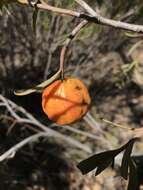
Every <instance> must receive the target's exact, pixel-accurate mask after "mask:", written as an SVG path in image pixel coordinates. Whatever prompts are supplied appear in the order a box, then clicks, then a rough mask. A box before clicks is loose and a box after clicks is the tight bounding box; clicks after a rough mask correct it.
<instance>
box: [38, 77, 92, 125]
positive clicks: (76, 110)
mask: <svg viewBox="0 0 143 190" xmlns="http://www.w3.org/2000/svg"><path fill="white" fill-rule="evenodd" d="M90 103H91V99H90V96H89V93H88V90H87V88H86V86H85V85H84V84H83V82H82V81H81V80H79V79H77V78H65V79H64V80H57V81H54V82H53V83H52V84H51V85H49V86H48V87H47V88H45V89H44V91H43V94H42V108H43V111H44V112H45V114H46V115H47V116H48V118H49V119H50V120H52V121H54V122H55V123H57V124H59V125H65V124H70V123H73V122H75V121H77V120H79V119H81V118H82V117H83V116H84V115H85V114H86V112H87V111H88V109H89V105H90Z"/></svg>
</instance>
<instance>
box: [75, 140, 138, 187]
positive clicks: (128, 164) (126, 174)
mask: <svg viewBox="0 0 143 190" xmlns="http://www.w3.org/2000/svg"><path fill="white" fill-rule="evenodd" d="M137 139H138V138H133V139H131V140H129V141H128V142H127V143H126V144H125V145H123V146H121V147H120V148H118V149H114V150H109V151H105V152H101V153H98V154H95V155H93V156H91V157H89V158H87V159H85V160H83V161H81V162H80V163H79V164H78V165H77V167H78V168H79V169H80V171H81V172H82V174H87V173H89V172H90V171H92V170H94V169H96V172H95V176H97V175H99V174H100V173H101V172H102V171H104V170H105V169H106V168H107V167H109V166H113V167H114V161H115V157H116V156H117V155H118V154H119V153H121V152H122V151H124V154H123V158H122V162H121V168H120V174H121V176H122V177H123V178H124V179H125V180H127V179H128V178H129V183H128V190H135V189H136V187H137V184H138V183H137V169H136V164H135V162H134V161H133V159H132V157H131V153H132V149H133V145H134V143H135V142H136V141H137ZM133 179H134V180H133Z"/></svg>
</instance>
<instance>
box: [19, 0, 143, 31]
mask: <svg viewBox="0 0 143 190" xmlns="http://www.w3.org/2000/svg"><path fill="white" fill-rule="evenodd" d="M75 1H76V2H77V3H78V4H79V5H80V6H82V7H83V8H84V9H85V10H86V12H87V13H88V14H85V13H80V12H77V11H72V10H68V9H62V8H58V7H54V6H51V5H49V4H47V3H38V4H37V8H40V9H45V10H48V11H51V12H55V13H58V14H61V15H68V16H73V17H77V18H83V19H84V20H87V21H88V22H94V23H96V24H101V25H106V26H111V27H114V28H118V29H123V30H127V31H132V32H137V33H143V26H142V25H137V24H130V23H126V22H121V21H116V20H112V19H108V18H105V17H103V16H101V15H100V14H98V13H97V12H96V11H95V10H93V9H92V8H91V7H90V6H89V5H88V4H87V3H86V2H85V1H83V0H75ZM18 2H19V3H21V4H28V1H27V0H18ZM42 2H43V1H42Z"/></svg>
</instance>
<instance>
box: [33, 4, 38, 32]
mask: <svg viewBox="0 0 143 190" xmlns="http://www.w3.org/2000/svg"><path fill="white" fill-rule="evenodd" d="M38 11H39V9H38V8H37V7H35V9H34V12H33V16H32V28H33V31H34V33H36V24H37V17H38Z"/></svg>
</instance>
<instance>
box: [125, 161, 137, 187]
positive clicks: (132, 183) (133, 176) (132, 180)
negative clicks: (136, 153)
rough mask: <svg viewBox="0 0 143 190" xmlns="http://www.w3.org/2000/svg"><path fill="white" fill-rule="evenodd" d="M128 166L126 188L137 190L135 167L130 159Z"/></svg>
mask: <svg viewBox="0 0 143 190" xmlns="http://www.w3.org/2000/svg"><path fill="white" fill-rule="evenodd" d="M129 168H130V173H129V183H128V189H127V190H137V189H138V188H137V187H138V176H137V167H136V164H135V162H134V161H133V160H132V159H130V160H129Z"/></svg>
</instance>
